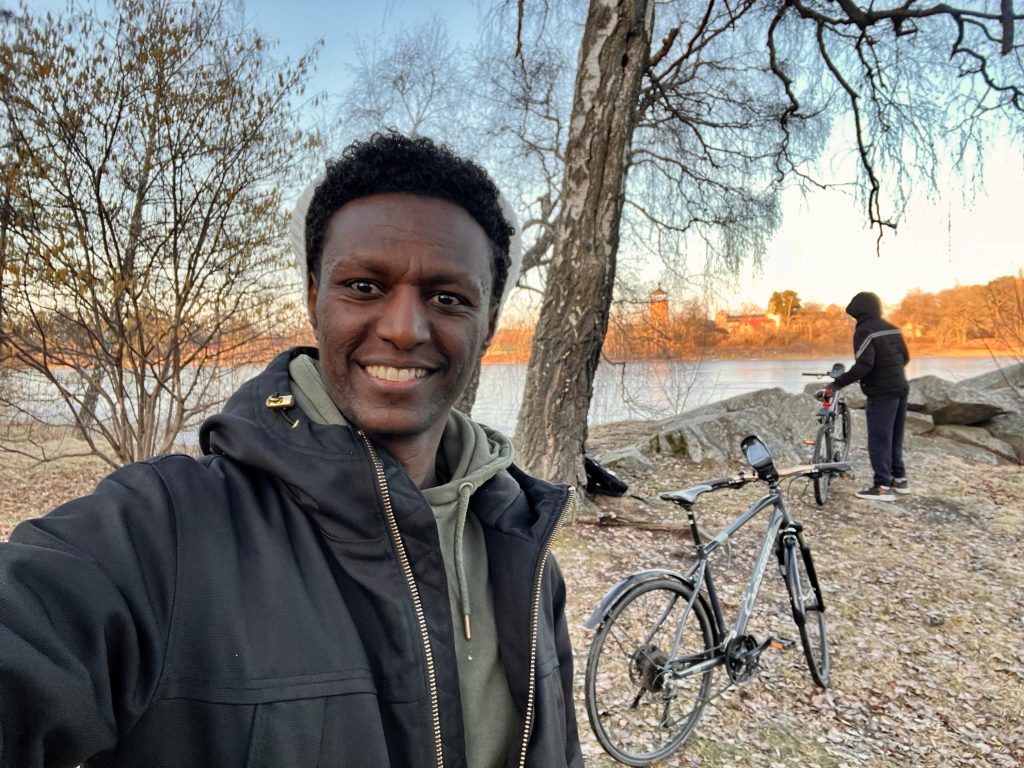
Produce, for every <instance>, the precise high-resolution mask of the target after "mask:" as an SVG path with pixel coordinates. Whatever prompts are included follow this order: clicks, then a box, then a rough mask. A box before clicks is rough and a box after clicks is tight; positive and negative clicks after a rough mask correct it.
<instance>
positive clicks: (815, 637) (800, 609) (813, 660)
mask: <svg viewBox="0 0 1024 768" xmlns="http://www.w3.org/2000/svg"><path fill="white" fill-rule="evenodd" d="M785 553H786V554H785V557H786V588H787V589H788V590H789V602H790V605H791V606H792V608H793V620H794V621H796V625H797V628H798V629H799V630H800V642H801V643H802V644H803V647H804V656H805V657H806V658H807V666H808V667H809V668H810V670H811V677H812V678H813V679H814V682H816V683H817V684H818V685H820V686H821V687H822V688H828V676H829V672H830V671H831V669H832V658H831V655H830V653H829V647H828V630H827V628H826V626H825V603H824V602H823V601H822V599H821V587H820V586H819V585H818V577H817V575H816V574H815V572H814V560H813V559H812V558H811V548H810V547H808V546H807V545H806V544H805V543H804V540H803V535H802V534H798V535H797V536H793V539H792V542H791V543H789V542H787V543H786V544H785Z"/></svg>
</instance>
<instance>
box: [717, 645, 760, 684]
mask: <svg viewBox="0 0 1024 768" xmlns="http://www.w3.org/2000/svg"><path fill="white" fill-rule="evenodd" d="M760 656H761V654H760V653H758V650H757V640H755V639H754V637H753V636H752V635H740V636H739V637H734V638H733V639H732V640H730V641H729V645H727V646H726V648H725V668H726V669H727V670H728V672H729V678H730V679H731V680H732V681H733V682H734V683H745V682H747V681H748V680H749V679H750V678H752V677H753V676H754V674H755V673H756V672H757V670H758V659H759V658H760Z"/></svg>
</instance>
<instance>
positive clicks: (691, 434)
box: [641, 388, 818, 463]
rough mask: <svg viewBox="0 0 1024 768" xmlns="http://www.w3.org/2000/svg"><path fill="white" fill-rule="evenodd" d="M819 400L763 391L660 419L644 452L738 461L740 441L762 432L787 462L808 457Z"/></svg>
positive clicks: (778, 456)
mask: <svg viewBox="0 0 1024 768" xmlns="http://www.w3.org/2000/svg"><path fill="white" fill-rule="evenodd" d="M817 408H818V403H817V401H815V399H814V398H813V397H811V396H810V395H803V394H799V395H793V394H789V393H787V392H785V391H784V390H782V389H779V388H775V389H762V390H759V391H757V392H749V393H746V394H743V395H737V396H736V397H732V398H729V399H728V400H723V401H721V402H719V403H713V404H711V405H706V406H703V407H701V408H697V409H695V410H693V411H690V412H688V413H685V414H683V415H682V416H677V417H675V418H671V419H666V420H665V421H663V422H660V423H659V424H658V427H657V431H656V432H655V433H654V434H652V435H651V436H650V438H649V439H648V440H647V442H646V445H645V446H641V450H642V451H645V452H650V453H669V454H673V455H678V456H684V457H686V458H687V459H689V460H690V461H693V462H697V463H699V462H703V461H708V460H726V459H739V458H740V450H739V444H740V440H742V439H743V438H744V437H745V436H747V435H750V434H757V435H758V436H760V437H761V438H762V439H763V440H764V441H765V443H766V444H767V445H768V446H769V447H770V448H771V449H772V451H774V453H775V455H776V457H777V458H779V459H780V460H783V461H785V462H788V463H796V462H800V461H805V460H806V458H807V457H806V453H807V451H806V448H805V446H804V440H805V439H806V438H807V437H808V436H809V435H812V434H813V429H814V413H815V412H816V411H817Z"/></svg>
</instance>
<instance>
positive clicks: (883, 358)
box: [832, 291, 910, 501]
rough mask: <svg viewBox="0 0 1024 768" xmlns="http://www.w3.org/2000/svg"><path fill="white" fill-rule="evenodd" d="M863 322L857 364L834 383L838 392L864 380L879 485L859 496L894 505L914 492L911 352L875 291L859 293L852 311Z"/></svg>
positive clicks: (849, 310)
mask: <svg viewBox="0 0 1024 768" xmlns="http://www.w3.org/2000/svg"><path fill="white" fill-rule="evenodd" d="M846 314H848V315H850V317H852V318H854V319H855V320H856V321H857V327H856V328H855V329H854V332H853V354H854V358H855V360H854V363H853V365H852V366H851V367H850V370H848V371H847V372H846V373H844V374H842V375H840V376H837V377H836V379H835V380H834V381H833V382H832V386H833V387H834V388H835V389H841V388H842V387H845V386H847V385H848V384H852V383H853V382H855V381H859V382H860V388H861V389H862V390H863V392H864V394H865V395H866V396H867V402H866V404H865V406H864V412H865V415H866V417H867V422H868V454H869V455H870V457H871V469H872V472H873V474H874V478H873V481H874V482H873V484H872V486H871V487H870V488H865V489H864V490H862V491H858V492H857V497H858V498H861V499H874V500H878V501H893V500H894V499H895V498H896V497H895V496H894V493H910V485H909V482H908V480H907V472H906V467H905V466H904V464H903V430H904V425H905V424H906V419H907V394H908V393H909V391H910V385H909V384H908V382H907V376H906V372H905V368H906V365H907V363H908V362H910V353H909V352H908V351H907V344H906V342H905V341H904V339H903V334H902V333H900V329H899V328H897V327H896V326H895V325H893V324H892V323H890V322H887V321H886V320H884V319H883V318H882V302H881V301H880V300H879V298H878V296H876V295H875V294H873V293H869V292H866V291H865V292H861V293H858V294H857V295H856V296H854V297H853V299H852V300H851V301H850V303H849V304H848V305H847V307H846Z"/></svg>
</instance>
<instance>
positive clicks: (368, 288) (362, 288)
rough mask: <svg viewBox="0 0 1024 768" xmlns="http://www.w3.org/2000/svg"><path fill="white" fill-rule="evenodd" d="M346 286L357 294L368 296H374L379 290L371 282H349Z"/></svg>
mask: <svg viewBox="0 0 1024 768" xmlns="http://www.w3.org/2000/svg"><path fill="white" fill-rule="evenodd" d="M345 285H346V286H347V287H348V288H351V289H352V290H353V291H356V292H357V293H363V294H366V295H368V296H369V295H372V294H373V293H375V292H376V290H377V286H376V285H374V284H373V283H371V282H370V281H369V280H349V281H348V282H347V283H345Z"/></svg>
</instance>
